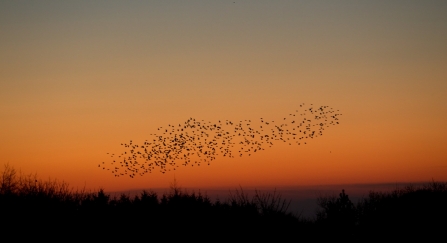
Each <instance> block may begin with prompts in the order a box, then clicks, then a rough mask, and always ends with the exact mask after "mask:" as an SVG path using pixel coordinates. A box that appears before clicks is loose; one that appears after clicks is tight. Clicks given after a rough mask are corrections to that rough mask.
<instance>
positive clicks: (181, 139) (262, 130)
mask: <svg viewBox="0 0 447 243" xmlns="http://www.w3.org/2000/svg"><path fill="white" fill-rule="evenodd" d="M338 112H339V111H338V110H334V109H333V108H330V107H329V106H320V107H318V108H314V107H313V104H311V105H310V106H308V107H307V108H306V105H305V104H304V103H303V104H300V110H296V112H295V113H290V114H289V115H288V116H286V117H283V118H282V119H280V121H281V123H275V122H274V121H273V120H272V121H266V119H265V118H260V119H259V120H257V121H256V122H255V121H254V120H253V121H252V120H240V121H239V122H233V121H230V120H225V121H223V120H218V121H217V122H215V123H211V122H210V121H205V120H198V119H195V118H192V117H190V118H189V119H187V120H186V121H185V122H183V123H180V124H178V125H171V124H168V126H167V127H159V128H157V131H159V132H158V133H153V134H150V136H151V137H150V138H149V139H146V140H145V141H144V142H143V143H142V144H141V145H138V144H134V143H133V142H132V140H130V142H129V143H121V146H123V147H124V150H125V151H124V152H122V153H121V154H119V156H118V158H120V159H121V160H117V159H116V157H115V154H113V153H107V154H108V155H109V156H110V157H112V158H115V159H114V160H113V159H112V160H113V161H112V162H111V165H112V167H113V169H112V173H113V174H114V176H115V177H119V176H123V175H129V176H130V177H131V178H134V177H135V176H136V175H140V176H143V175H144V174H146V173H152V172H153V171H159V172H161V173H163V174H164V173H166V172H167V171H170V170H171V169H173V170H175V169H176V168H178V167H179V165H183V166H187V165H191V166H194V164H196V165H197V166H200V164H201V163H207V164H208V165H210V162H212V161H214V160H216V159H218V158H219V157H229V158H234V157H235V155H236V156H237V157H242V156H244V155H248V156H252V155H253V153H258V152H260V151H262V150H265V149H266V148H268V147H272V146H273V145H274V144H276V143H278V142H283V143H288V144H289V145H293V144H297V145H303V144H307V142H305V141H303V140H306V139H309V138H310V139H313V138H315V137H318V136H322V135H323V131H324V130H325V128H327V127H330V126H334V125H338V124H339V122H338V120H339V116H340V115H342V114H340V113H338ZM299 117H301V118H299ZM160 132H161V133H160ZM102 163H103V164H104V162H102ZM98 167H101V166H100V165H99V166H98ZM103 169H105V167H103ZM123 171H124V172H123Z"/></svg>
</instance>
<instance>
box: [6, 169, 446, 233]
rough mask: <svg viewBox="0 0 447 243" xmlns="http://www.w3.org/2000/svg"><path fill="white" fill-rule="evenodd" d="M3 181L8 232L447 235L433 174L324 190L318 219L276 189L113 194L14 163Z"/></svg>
mask: <svg viewBox="0 0 447 243" xmlns="http://www.w3.org/2000/svg"><path fill="white" fill-rule="evenodd" d="M0 183H1V184H0V220H1V222H2V226H3V227H2V229H3V230H4V231H3V232H4V233H8V232H9V229H11V230H14V229H21V230H24V231H25V232H26V231H30V232H35V234H37V235H41V236H45V235H46V234H47V235H48V234H49V235H51V234H52V233H51V232H59V233H64V234H69V235H73V236H75V235H77V236H80V235H96V236H102V237H106V236H107V237H113V236H121V237H123V236H126V238H127V237H131V238H134V237H136V236H139V235H141V234H143V235H144V234H149V233H150V234H155V235H160V234H166V235H167V236H170V237H171V238H172V237H176V238H178V237H180V238H181V239H186V238H190V237H192V236H193V235H191V233H192V232H195V233H194V234H196V233H197V234H198V235H201V234H214V235H216V236H219V237H223V238H225V237H227V238H231V237H234V236H236V235H237V236H239V237H241V236H244V237H248V238H249V239H261V240H262V239H268V238H271V239H276V240H278V239H281V238H284V239H285V238H287V239H290V237H292V238H293V239H308V238H310V239H336V238H343V239H348V240H349V239H352V240H355V239H364V238H365V237H367V238H368V239H371V238H378V239H379V238H382V237H383V236H385V235H387V236H388V237H389V236H395V237H399V238H403V237H404V238H408V237H410V236H414V235H418V236H421V235H425V234H428V235H427V237H432V236H437V235H441V234H443V232H444V231H445V227H446V226H447V224H446V220H447V217H446V216H447V183H443V182H434V181H433V182H431V183H428V184H426V185H425V186H422V187H418V188H415V187H411V186H408V187H406V188H404V189H396V190H394V191H392V192H386V193H383V192H370V194H369V195H368V197H366V198H363V199H362V200H360V201H359V202H358V203H355V204H354V203H353V202H351V200H350V199H349V196H348V195H347V194H346V193H345V191H344V190H342V192H341V193H340V194H339V195H338V196H332V197H320V198H318V205H319V206H320V211H318V212H317V213H316V217H315V219H313V220H309V219H305V218H301V217H299V216H297V215H294V214H292V213H290V212H289V211H288V206H289V202H288V201H287V200H285V199H283V198H281V196H280V195H279V194H278V193H276V192H273V193H261V192H256V193H255V195H254V196H253V197H248V196H247V194H245V193H244V192H243V190H242V189H241V190H236V191H235V192H234V193H231V195H230V197H229V199H228V200H226V201H219V200H217V201H214V202H212V201H211V200H210V198H209V197H207V196H206V195H202V194H200V193H197V194H196V193H194V192H192V193H185V192H183V191H182V190H181V189H180V188H178V187H177V186H176V185H175V184H174V185H172V187H171V191H170V193H168V194H164V195H161V196H159V195H157V194H156V193H155V192H150V191H149V192H148V191H142V192H141V193H140V194H139V195H136V196H134V197H129V196H128V195H125V194H122V195H121V196H119V197H113V198H112V197H111V196H110V195H109V194H106V193H105V192H104V190H102V189H100V190H99V191H97V192H87V191H73V190H71V189H70V188H69V186H68V184H66V183H64V182H58V181H42V180H39V179H38V178H37V176H35V175H34V176H32V175H29V176H22V175H17V173H16V171H15V170H14V169H13V168H11V167H9V166H5V168H4V170H3V172H2V173H1V178H0ZM43 229H47V230H49V231H45V230H43ZM438 230H439V231H438ZM11 232H12V231H11ZM112 239H113V238H112ZM216 239H218V238H216ZM211 240H213V239H210V241H211Z"/></svg>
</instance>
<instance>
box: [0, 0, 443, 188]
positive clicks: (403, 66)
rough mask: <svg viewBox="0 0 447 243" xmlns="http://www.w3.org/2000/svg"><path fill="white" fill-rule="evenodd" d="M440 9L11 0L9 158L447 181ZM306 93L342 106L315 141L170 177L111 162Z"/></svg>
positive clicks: (295, 181)
mask: <svg viewBox="0 0 447 243" xmlns="http://www.w3.org/2000/svg"><path fill="white" fill-rule="evenodd" d="M446 13H447V2H446V1H391V2H390V1H354V2H352V1H263V0H256V1H237V2H235V3H233V1H200V0H197V1H101V2H96V1H95V2H91V1H45V2H39V1H3V2H1V3H0V30H1V31H0V32H1V33H2V34H1V36H2V39H1V40H0V53H1V55H0V136H1V140H0V158H1V163H2V164H9V165H11V166H13V167H14V168H16V169H17V170H20V171H21V173H23V174H30V173H31V174H34V173H37V174H38V175H39V177H40V178H43V179H46V178H51V179H58V180H63V181H65V182H68V183H69V184H70V185H71V186H72V187H73V188H87V189H92V190H94V189H98V188H106V189H107V190H109V191H119V190H130V189H140V188H160V187H169V184H170V183H171V182H172V181H173V179H174V178H176V180H178V181H179V182H180V183H181V185H182V186H183V187H193V188H212V187H228V188H234V187H238V186H246V187H262V186H270V187H278V186H303V185H332V184H361V183H365V184H366V183H395V182H396V183H397V182H426V181H430V180H432V179H434V180H438V181H447V148H446V145H447V136H446V135H447V126H446V124H447V105H446V104H447V68H446V67H447V45H446V43H447V15H446ZM303 103H304V104H306V107H309V104H313V107H315V108H318V107H320V106H327V107H330V108H333V109H334V111H337V112H338V113H339V114H342V115H340V117H339V121H338V122H339V124H337V125H334V126H330V127H327V129H326V130H324V133H323V134H322V135H321V136H318V137H315V138H308V139H307V140H306V144H300V145H298V144H296V143H295V144H291V145H289V144H288V143H283V142H281V143H277V144H275V145H274V146H272V147H268V149H267V148H266V149H265V150H262V151H257V152H255V153H251V154H250V156H248V153H247V154H244V156H234V158H228V157H223V156H220V155H219V156H217V157H216V158H215V159H214V160H212V161H211V162H210V165H208V164H207V163H202V164H201V165H200V166H198V165H194V166H191V165H193V164H194V161H197V159H198V158H197V157H194V156H191V159H192V162H191V163H190V164H188V165H187V166H181V165H180V164H179V165H180V166H179V167H178V168H177V169H176V170H175V171H174V170H171V171H166V173H160V172H159V171H158V170H155V171H153V172H152V173H145V174H144V175H141V176H135V177H134V178H131V177H129V176H120V177H115V176H114V174H113V173H111V172H110V171H107V169H108V168H112V167H105V169H103V168H104V166H102V162H105V163H111V162H112V161H111V160H110V154H112V153H113V154H117V155H118V154H121V153H123V152H124V151H125V150H123V149H124V147H123V146H121V144H122V143H128V142H129V141H130V140H132V141H133V142H134V143H135V144H140V145H141V144H143V143H144V141H146V140H147V139H151V138H152V137H153V136H152V135H151V134H156V133H158V132H159V131H158V130H157V129H158V128H160V127H164V128H167V127H168V126H169V125H177V124H184V123H185V121H187V120H188V119H190V118H194V119H197V120H200V121H201V120H204V121H210V122H212V123H210V124H217V123H218V121H226V120H231V121H238V122H239V121H244V120H253V121H255V120H256V121H257V122H258V123H259V122H260V118H263V119H264V120H265V121H272V120H275V121H280V120H281V119H283V118H285V117H288V116H289V114H291V113H294V112H295V111H296V110H299V109H300V105H301V104H303ZM287 121H288V120H287ZM259 124H260V123H259ZM259 124H257V126H258V127H259ZM258 127H257V128H256V129H258ZM289 127H290V125H289ZM107 153H109V154H107ZM1 166H2V167H3V165H1ZM110 166H112V165H110Z"/></svg>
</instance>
